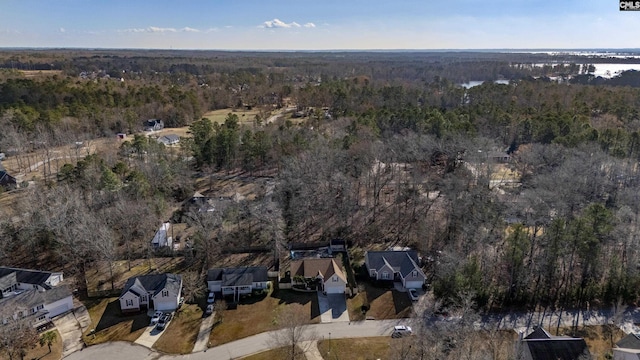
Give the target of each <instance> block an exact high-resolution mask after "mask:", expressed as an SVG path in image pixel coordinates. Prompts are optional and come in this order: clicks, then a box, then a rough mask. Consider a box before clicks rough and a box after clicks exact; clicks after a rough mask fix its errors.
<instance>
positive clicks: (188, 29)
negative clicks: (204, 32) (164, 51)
mask: <svg viewBox="0 0 640 360" xmlns="http://www.w3.org/2000/svg"><path fill="white" fill-rule="evenodd" d="M180 31H182V32H195V33H198V32H200V30H198V29H194V28H190V27H188V26H187V27H183V28H182V29H180Z"/></svg>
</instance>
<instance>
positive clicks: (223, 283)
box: [207, 266, 269, 301]
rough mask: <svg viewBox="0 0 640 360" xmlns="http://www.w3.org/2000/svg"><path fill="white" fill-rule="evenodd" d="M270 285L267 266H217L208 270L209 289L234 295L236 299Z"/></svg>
mask: <svg viewBox="0 0 640 360" xmlns="http://www.w3.org/2000/svg"><path fill="white" fill-rule="evenodd" d="M268 287H269V278H268V276H267V268H266V267H265V266H250V267H238V268H215V269H210V270H209V271H207V288H208V289H209V291H213V292H219V293H222V295H223V296H226V295H233V296H234V299H237V298H239V297H240V295H241V294H251V292H252V291H253V290H260V289H266V288H268ZM236 301H237V300H236Z"/></svg>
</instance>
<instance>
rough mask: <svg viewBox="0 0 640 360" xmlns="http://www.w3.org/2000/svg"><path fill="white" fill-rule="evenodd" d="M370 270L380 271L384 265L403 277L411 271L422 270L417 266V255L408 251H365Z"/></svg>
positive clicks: (412, 251)
mask: <svg viewBox="0 0 640 360" xmlns="http://www.w3.org/2000/svg"><path fill="white" fill-rule="evenodd" d="M365 257H366V258H367V263H368V264H369V268H370V269H376V270H378V269H382V268H383V267H384V266H385V265H386V266H388V267H390V268H392V269H393V270H394V271H395V272H399V273H400V274H401V275H402V276H403V277H406V276H407V275H409V274H410V273H411V272H412V271H413V270H418V271H420V273H422V270H421V269H420V267H419V266H418V253H417V252H415V251H414V250H409V251H367V253H366V254H365Z"/></svg>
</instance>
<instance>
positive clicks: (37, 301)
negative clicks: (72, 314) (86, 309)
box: [0, 266, 73, 326]
mask: <svg viewBox="0 0 640 360" xmlns="http://www.w3.org/2000/svg"><path fill="white" fill-rule="evenodd" d="M62 280H63V275H62V273H59V272H50V271H39V270H30V269H20V268H11V267H4V266H2V267H0V290H1V292H0V308H2V309H11V310H10V311H11V313H12V314H11V316H13V317H14V318H15V319H17V318H25V317H30V318H31V319H30V320H31V322H32V323H33V325H34V326H39V325H42V324H44V323H47V322H49V321H51V319H52V318H54V317H56V316H58V315H60V314H63V313H66V312H67V311H70V310H72V309H73V296H72V294H71V291H70V290H69V289H68V288H67V287H66V286H64V285H62V284H60V283H61V282H62ZM6 315H7V314H3V316H6ZM2 320H3V321H6V320H7V319H2Z"/></svg>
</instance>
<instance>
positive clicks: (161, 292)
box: [119, 274, 182, 313]
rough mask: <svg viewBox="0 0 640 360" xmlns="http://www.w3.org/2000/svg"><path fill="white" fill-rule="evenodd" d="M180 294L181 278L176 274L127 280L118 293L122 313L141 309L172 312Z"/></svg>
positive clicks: (176, 305)
mask: <svg viewBox="0 0 640 360" xmlns="http://www.w3.org/2000/svg"><path fill="white" fill-rule="evenodd" d="M181 294H182V277H181V276H180V275H176V274H161V275H142V276H136V277H132V278H129V280H127V283H126V284H125V285H124V288H123V289H122V292H121V293H120V298H119V300H120V309H121V310H122V312H124V313H127V312H138V311H141V310H143V309H154V310H159V311H174V310H176V309H177V308H178V304H179V301H180V297H181Z"/></svg>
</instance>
